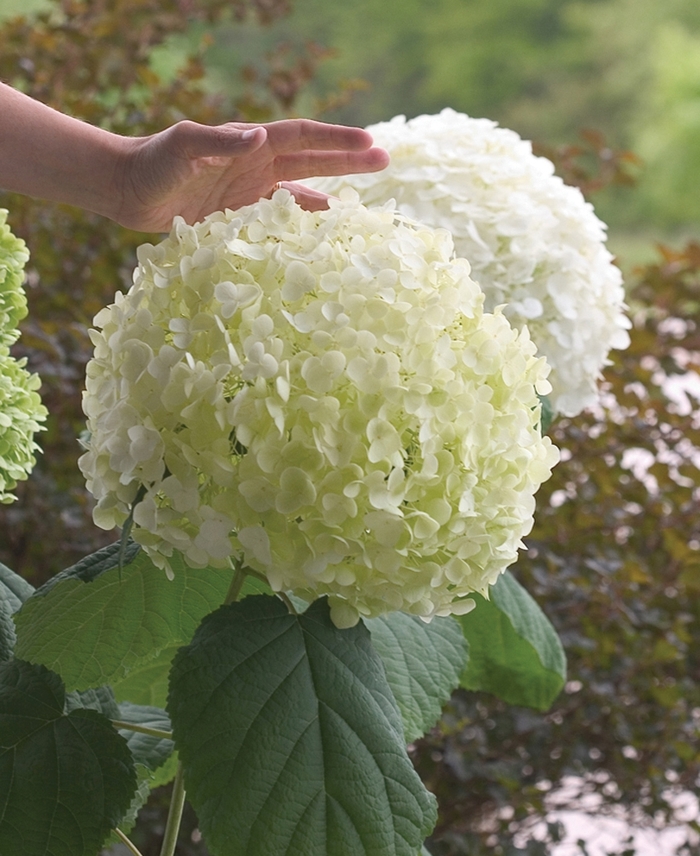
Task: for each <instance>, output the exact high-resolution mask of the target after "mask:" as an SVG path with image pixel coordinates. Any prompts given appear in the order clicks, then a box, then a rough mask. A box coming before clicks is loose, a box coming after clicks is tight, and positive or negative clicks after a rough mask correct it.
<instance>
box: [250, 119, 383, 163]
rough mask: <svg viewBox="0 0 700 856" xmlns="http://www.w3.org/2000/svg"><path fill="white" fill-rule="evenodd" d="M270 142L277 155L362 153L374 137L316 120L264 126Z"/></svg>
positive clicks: (359, 129) (363, 131)
mask: <svg viewBox="0 0 700 856" xmlns="http://www.w3.org/2000/svg"><path fill="white" fill-rule="evenodd" d="M265 127H266V129H267V132H268V142H269V144H270V147H271V148H272V150H273V151H274V152H275V154H277V155H282V154H293V153H295V152H302V151H305V150H308V149H310V150H312V151H338V152H339V151H350V152H361V151H365V150H366V149H369V148H370V146H371V145H372V136H371V134H368V133H367V131H365V130H363V129H362V128H351V127H348V126H347V125H330V124H328V123H327V122H316V121H314V120H313V119H283V120H281V121H280V122H270V123H269V124H268V125H265Z"/></svg>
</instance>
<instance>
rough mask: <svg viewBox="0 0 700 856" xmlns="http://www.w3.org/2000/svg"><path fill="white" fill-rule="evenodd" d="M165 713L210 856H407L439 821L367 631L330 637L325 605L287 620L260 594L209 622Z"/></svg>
mask: <svg viewBox="0 0 700 856" xmlns="http://www.w3.org/2000/svg"><path fill="white" fill-rule="evenodd" d="M168 706H169V709H170V714H171V717H172V720H173V727H174V732H175V741H176V745H177V747H178V750H179V752H180V756H181V759H182V763H183V765H184V770H185V781H186V786H187V791H188V795H189V797H190V799H191V801H192V804H193V805H194V807H195V809H196V811H197V813H198V816H199V820H200V823H201V828H202V831H203V833H204V835H205V838H206V840H207V841H208V843H209V846H210V847H211V848H212V850H213V852H214V853H216V854H221V856H224V854H225V856H234V855H235V854H246V856H255V855H256V854H265V856H276V854H286V853H314V854H319V856H322V854H334V856H341V854H343V856H345V855H346V854H347V856H350V855H351V854H360V853H362V854H366V856H373V854H376V856H380V854H381V856H387V854H396V856H399V854H406V856H414V854H415V853H416V851H417V849H418V848H419V847H420V844H421V842H422V840H423V838H424V837H425V835H426V834H427V833H428V832H429V831H430V829H431V828H432V826H433V824H434V822H435V806H434V802H433V799H432V797H431V795H430V794H428V793H427V792H426V791H425V790H424V788H423V786H422V784H421V782H420V780H419V779H418V778H417V776H416V775H415V772H414V771H413V768H412V766H411V763H410V761H409V759H408V756H407V755H406V750H405V747H404V735H403V729H402V727H401V719H400V716H399V712H398V709H397V707H396V703H395V701H394V699H393V696H392V694H391V690H390V689H389V686H388V684H387V683H386V678H385V677H384V669H383V667H382V664H381V661H380V660H379V659H378V657H377V655H376V654H375V653H374V652H373V651H372V649H371V647H370V639H369V633H368V632H367V630H366V629H365V628H364V627H363V626H362V625H361V624H360V625H358V626H357V627H355V628H352V629H350V630H338V629H337V628H336V627H334V625H333V624H332V623H331V621H330V617H329V610H328V606H327V603H326V601H325V600H322V601H317V602H316V603H315V604H313V605H312V606H311V607H310V608H309V609H308V610H307V612H306V613H304V614H303V615H301V616H293V615H290V614H288V613H287V611H286V609H285V607H284V605H283V604H282V603H281V602H280V601H279V600H277V599H276V598H272V597H265V596H259V597H252V598H247V599H246V600H244V601H242V602H241V603H238V604H232V605H230V606H225V607H222V608H221V609H219V610H218V611H217V612H215V613H214V614H212V615H210V616H208V617H207V618H206V619H205V620H204V621H203V622H202V625H201V627H200V628H199V630H198V631H197V633H196V634H195V637H194V638H193V640H192V642H191V644H190V645H189V646H187V647H186V648H183V649H182V650H181V651H180V652H179V653H178V655H177V657H176V659H175V662H174V664H173V670H172V675H171V684H170V698H169V703H168ZM253 781H254V782H255V786H254V787H251V783H252V782H253Z"/></svg>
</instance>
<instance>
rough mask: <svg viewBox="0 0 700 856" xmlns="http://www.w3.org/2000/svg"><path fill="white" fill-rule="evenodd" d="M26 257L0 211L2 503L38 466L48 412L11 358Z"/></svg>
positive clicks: (35, 385) (31, 377) (21, 363)
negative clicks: (38, 434) (39, 436)
mask: <svg viewBox="0 0 700 856" xmlns="http://www.w3.org/2000/svg"><path fill="white" fill-rule="evenodd" d="M28 259H29V253H28V252H27V247H26V244H25V243H24V241H22V240H21V239H20V238H16V237H15V236H14V235H13V234H12V232H11V231H10V228H9V226H8V225H7V211H6V210H5V209H4V208H0V503H9V502H12V501H13V500H14V499H15V497H14V496H13V495H12V493H10V491H12V490H13V489H14V488H15V487H16V486H17V482H18V481H23V480H24V479H26V478H27V477H28V475H29V473H30V472H31V471H32V468H33V467H34V464H35V463H36V457H35V454H34V453H35V452H37V451H39V446H38V445H37V444H36V442H35V441H34V434H35V433H36V432H37V431H41V430H43V426H42V425H41V423H42V422H43V421H44V420H45V419H46V415H47V412H46V408H45V407H44V406H43V405H42V403H41V398H40V397H39V393H38V392H37V390H38V389H39V387H40V386H41V381H40V379H39V377H38V376H37V375H35V374H30V373H29V372H28V371H27V369H26V368H25V366H26V363H27V361H26V359H21V360H16V359H14V357H12V356H10V346H11V345H12V344H13V343H14V342H16V341H17V339H18V338H19V335H20V334H19V330H18V329H17V325H18V324H19V322H20V321H21V320H22V318H24V317H25V315H26V314H27V300H26V297H25V294H24V288H23V285H22V284H23V282H24V266H25V264H26V263H27V260H28Z"/></svg>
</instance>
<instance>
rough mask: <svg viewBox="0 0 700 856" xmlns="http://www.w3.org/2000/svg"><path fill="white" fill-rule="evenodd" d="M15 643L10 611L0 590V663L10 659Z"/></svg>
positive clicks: (15, 638) (0, 589)
mask: <svg viewBox="0 0 700 856" xmlns="http://www.w3.org/2000/svg"><path fill="white" fill-rule="evenodd" d="M16 641H17V637H16V635H15V624H14V622H13V620H12V610H11V608H10V604H9V603H8V602H7V600H6V599H5V596H4V592H3V590H2V588H0V662H3V661H5V660H9V659H11V658H12V652H13V651H14V648H15V642H16Z"/></svg>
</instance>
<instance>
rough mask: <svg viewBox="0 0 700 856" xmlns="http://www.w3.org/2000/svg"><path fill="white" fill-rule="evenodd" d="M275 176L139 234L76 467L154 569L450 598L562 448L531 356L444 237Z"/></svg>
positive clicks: (356, 598)
mask: <svg viewBox="0 0 700 856" xmlns="http://www.w3.org/2000/svg"><path fill="white" fill-rule="evenodd" d="M353 197H354V198H346V199H344V200H341V201H337V202H334V203H333V204H332V206H331V208H330V209H329V210H327V211H322V212H315V213H312V212H307V211H303V210H302V209H301V208H300V207H299V206H298V205H297V204H296V202H295V201H294V199H293V198H292V197H291V195H290V194H289V193H288V192H287V191H285V190H280V191H277V192H276V193H275V194H274V196H273V198H272V199H271V200H261V201H260V202H259V203H256V204H255V205H252V206H249V207H247V208H244V209H241V210H240V211H238V212H231V211H227V212H225V213H217V214H213V215H211V216H210V217H208V218H207V219H206V220H204V221H203V222H202V223H199V224H197V225H195V226H188V225H186V224H185V223H184V222H183V221H182V220H181V219H176V221H175V223H174V226H173V229H172V232H171V234H170V235H169V237H167V238H166V239H165V240H164V241H163V242H162V243H160V244H158V245H157V246H152V245H148V244H146V245H144V246H142V247H141V248H140V249H139V253H138V260H139V264H138V268H137V270H136V272H135V278H134V284H133V286H132V288H131V289H130V290H129V292H128V293H127V294H125V295H123V294H120V293H119V294H117V297H116V300H115V302H114V304H113V305H111V306H109V307H107V308H105V309H104V310H102V311H101V312H100V313H99V314H98V315H97V317H96V318H95V324H96V326H97V327H98V328H99V329H98V330H94V331H92V334H91V335H92V341H93V343H94V346H95V353H94V358H93V359H92V360H91V362H90V363H89V364H88V367H87V390H86V393H85V397H84V409H85V413H86V415H87V417H88V429H89V432H90V439H89V444H88V451H87V453H86V454H85V455H84V456H83V457H82V458H81V460H80V466H81V468H82V470H83V473H84V474H85V476H86V479H87V483H88V488H89V490H90V491H91V492H92V493H93V495H94V496H95V497H96V498H97V500H98V502H97V505H96V508H95V512H94V519H95V521H96V522H97V524H98V525H100V526H102V527H105V528H111V527H113V526H115V525H121V524H123V523H124V521H125V520H126V518H127V516H128V514H129V512H130V509H131V507H132V504H134V502H135V500H136V498H137V494H139V492H140V494H141V495H143V494H144V490H143V489H142V486H143V488H145V495H143V498H140V497H139V499H140V501H138V502H137V503H136V504H135V505H134V508H133V522H134V526H133V529H132V534H133V536H134V538H135V539H136V540H137V541H138V542H139V543H141V544H142V545H143V547H144V548H145V550H146V551H147V552H148V554H149V555H150V556H151V557H152V559H153V560H154V562H155V563H156V564H159V565H160V566H162V567H165V568H166V570H169V564H168V557H169V556H171V555H172V553H173V551H175V550H177V551H180V552H181V553H182V554H184V556H185V558H186V561H187V562H188V563H189V564H190V565H193V566H195V567H203V566H207V565H208V566H210V567H224V566H227V565H228V563H229V562H230V561H231V560H232V559H234V560H235V559H239V558H240V559H241V560H243V561H244V562H245V564H246V565H247V566H248V567H249V568H252V569H253V570H254V571H257V572H259V573H261V574H263V575H264V576H265V577H266V578H267V580H268V581H269V583H270V585H271V586H272V588H273V589H274V590H276V591H287V592H293V593H294V594H296V595H298V596H300V597H302V598H304V599H306V600H313V599H314V598H316V597H319V596H322V595H329V600H330V604H331V610H332V616H333V620H334V621H335V622H336V624H337V625H338V626H351V625H353V624H354V623H356V622H357V620H358V618H359V617H360V616H365V617H367V616H376V615H379V614H381V613H384V612H388V611H392V610H404V611H406V612H409V613H412V614H416V615H420V616H424V617H426V618H427V617H429V616H434V615H446V614H450V613H460V612H461V613H463V612H466V611H468V610H469V609H470V608H471V607H472V606H473V601H472V600H471V599H470V598H469V594H470V593H471V592H474V591H479V592H484V591H486V589H487V587H488V586H489V585H490V584H492V583H493V582H495V580H496V579H497V578H498V576H499V574H500V573H501V572H502V571H503V570H504V569H505V568H506V567H507V566H508V565H509V564H511V563H512V562H513V561H514V559H515V558H516V553H517V550H518V547H519V546H520V541H521V537H522V536H523V535H524V534H526V533H527V532H528V531H529V529H530V527H531V525H532V514H533V509H534V499H533V497H534V494H535V492H536V491H537V489H538V487H539V485H540V483H541V482H542V481H543V480H544V479H546V478H547V477H548V476H549V474H550V469H551V467H552V465H553V464H554V463H555V462H556V460H557V457H558V453H557V450H556V448H555V447H553V446H552V444H551V442H550V440H549V439H548V438H546V437H542V436H541V434H540V431H539V419H540V405H539V401H538V398H537V392H538V391H539V392H541V393H546V392H547V391H548V389H549V384H548V382H547V380H546V375H547V373H548V367H547V365H546V362H545V361H544V360H543V359H540V358H537V357H536V356H535V347H534V345H533V344H532V342H531V341H530V339H529V336H528V335H527V332H526V331H524V332H522V333H518V332H517V331H516V330H514V329H513V328H512V327H511V326H510V324H509V323H508V321H507V320H506V318H505V317H504V316H503V315H502V314H499V313H494V314H484V313H483V310H482V302H483V295H482V293H481V290H480V289H479V287H478V286H477V285H476V284H475V283H474V282H473V281H472V280H471V279H470V277H469V266H468V263H467V262H466V261H463V260H458V261H453V260H450V257H451V255H452V251H453V248H452V240H451V238H450V236H449V234H448V233H447V232H445V231H444V230H433V229H429V228H427V227H424V226H419V225H415V224H412V223H410V222H408V221H406V220H405V219H404V218H398V219H397V216H396V214H395V212H394V211H393V210H392V209H390V208H389V207H384V208H381V209H375V210H368V209H366V208H365V207H363V206H362V205H360V204H359V202H358V201H357V196H356V194H353Z"/></svg>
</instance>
